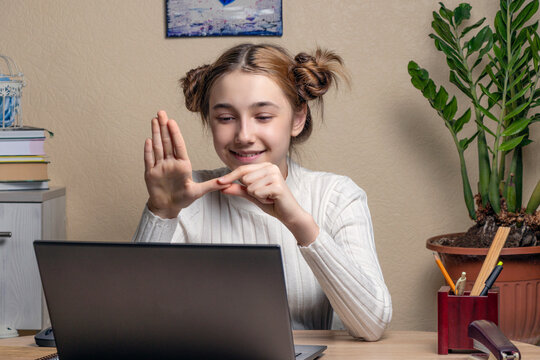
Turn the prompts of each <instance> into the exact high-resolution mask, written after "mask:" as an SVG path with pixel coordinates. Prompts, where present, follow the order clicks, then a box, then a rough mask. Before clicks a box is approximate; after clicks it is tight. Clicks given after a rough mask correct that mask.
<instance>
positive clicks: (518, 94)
mask: <svg viewBox="0 0 540 360" xmlns="http://www.w3.org/2000/svg"><path fill="white" fill-rule="evenodd" d="M531 86H532V83H529V85H527V86H525V87H524V88H523V89H521V91H520V92H519V93H517V94H516V95H514V97H513V98H512V99H510V100H508V101H507V102H506V104H505V105H506V106H508V105H510V104H511V103H513V102H514V101H516V100H518V99H520V98H521V97H522V96H523V95H524V94H525V93H526V92H527V90H529V88H530V87H531Z"/></svg>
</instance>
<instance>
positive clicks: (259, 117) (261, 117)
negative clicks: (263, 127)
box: [257, 115, 273, 122]
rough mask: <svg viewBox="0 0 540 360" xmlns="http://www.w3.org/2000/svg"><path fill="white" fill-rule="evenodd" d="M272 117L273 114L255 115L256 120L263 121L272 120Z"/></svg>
mask: <svg viewBox="0 0 540 360" xmlns="http://www.w3.org/2000/svg"><path fill="white" fill-rule="evenodd" d="M272 118H273V116H270V115H259V116H257V120H259V121H263V122H266V121H270V120H272Z"/></svg>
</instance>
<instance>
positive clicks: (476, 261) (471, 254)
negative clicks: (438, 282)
mask: <svg viewBox="0 0 540 360" xmlns="http://www.w3.org/2000/svg"><path fill="white" fill-rule="evenodd" d="M462 234H463V233H455V234H446V235H440V236H435V237H432V238H429V239H428V240H427V241H426V247H427V248H428V249H429V250H433V251H436V252H438V253H439V256H440V258H441V260H442V262H443V264H444V266H445V267H446V270H447V271H448V274H449V275H450V277H451V278H452V279H453V280H454V281H456V280H457V279H458V278H459V277H460V276H461V272H462V271H465V272H466V273H467V285H466V290H471V289H472V287H473V285H474V281H475V280H476V277H477V276H478V274H479V273H480V269H481V267H482V264H483V262H484V259H485V258H486V255H487V253H488V251H489V248H464V247H452V246H443V245H437V244H434V242H435V241H437V240H438V239H440V238H442V237H453V236H459V235H462ZM499 259H500V260H502V261H503V264H504V265H503V266H504V268H503V271H502V272H501V274H500V275H499V277H498V279H497V281H496V282H495V285H494V286H496V287H498V288H499V292H500V298H499V327H500V328H501V330H502V332H503V333H504V334H505V335H506V336H507V337H508V338H509V339H512V340H517V341H522V342H526V343H530V344H537V343H538V342H539V341H540V246H530V247H518V248H503V249H502V251H501V256H500V258H499Z"/></svg>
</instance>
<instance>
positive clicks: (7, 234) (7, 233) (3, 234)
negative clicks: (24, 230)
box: [0, 231, 11, 238]
mask: <svg viewBox="0 0 540 360" xmlns="http://www.w3.org/2000/svg"><path fill="white" fill-rule="evenodd" d="M3 237H8V238H9V237H11V231H0V238H3Z"/></svg>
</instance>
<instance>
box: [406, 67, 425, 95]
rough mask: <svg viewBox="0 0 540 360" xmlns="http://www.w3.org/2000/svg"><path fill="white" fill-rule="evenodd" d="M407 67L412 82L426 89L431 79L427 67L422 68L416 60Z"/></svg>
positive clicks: (417, 86)
mask: <svg viewBox="0 0 540 360" xmlns="http://www.w3.org/2000/svg"><path fill="white" fill-rule="evenodd" d="M407 68H408V71H409V75H411V83H412V84H413V85H414V87H415V88H417V89H419V90H424V88H425V87H426V85H427V83H428V81H429V73H428V72H427V71H426V70H425V69H422V68H420V67H419V66H418V65H417V64H416V63H415V62H414V61H410V62H409V65H408V66H407Z"/></svg>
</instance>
